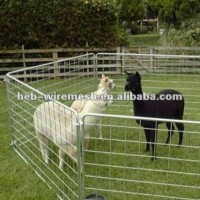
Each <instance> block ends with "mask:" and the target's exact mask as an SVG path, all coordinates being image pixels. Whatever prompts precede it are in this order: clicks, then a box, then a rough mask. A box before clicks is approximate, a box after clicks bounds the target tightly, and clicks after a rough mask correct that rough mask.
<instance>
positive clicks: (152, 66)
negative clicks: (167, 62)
mask: <svg viewBox="0 0 200 200" xmlns="http://www.w3.org/2000/svg"><path fill="white" fill-rule="evenodd" d="M153 70H154V49H153V48H150V72H152V71H153Z"/></svg>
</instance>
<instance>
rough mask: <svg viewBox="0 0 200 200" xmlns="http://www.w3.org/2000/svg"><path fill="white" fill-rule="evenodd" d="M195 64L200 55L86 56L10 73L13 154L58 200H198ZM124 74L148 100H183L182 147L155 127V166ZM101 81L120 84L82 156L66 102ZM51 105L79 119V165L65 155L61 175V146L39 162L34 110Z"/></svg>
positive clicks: (199, 110)
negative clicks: (169, 91) (169, 95)
mask: <svg viewBox="0 0 200 200" xmlns="http://www.w3.org/2000/svg"><path fill="white" fill-rule="evenodd" d="M199 61H200V56H187V55H186V56H185V55H182V56H180V55H176V56H175V55H153V54H151V55H146V54H97V55H94V54H87V55H83V56H77V57H73V58H69V59H64V60H61V61H57V62H53V63H48V64H44V65H39V66H35V67H31V68H27V69H22V70H17V71H14V72H11V73H9V74H7V75H6V82H7V91H8V101H9V112H10V118H11V128H12V130H11V131H12V137H13V139H12V144H13V147H14V150H15V151H16V152H17V153H18V155H19V156H21V157H22V158H23V159H24V160H25V161H26V162H27V163H28V164H29V165H30V166H31V167H32V168H33V169H34V170H35V172H36V173H37V174H38V175H39V176H40V178H41V179H42V180H43V181H45V182H46V183H47V184H48V185H49V186H50V188H51V189H53V190H54V191H55V192H56V193H57V194H58V195H59V197H60V199H63V200H64V199H81V200H82V199H83V196H85V195H88V194H91V193H97V194H102V195H104V196H105V198H106V200H107V199H110V200H113V199H114V200H115V199H134V198H137V199H199V196H200V194H199V191H200V190H199V189H200V188H199V187H200V177H199V171H200V166H199V165H200V164H199V162H200V158H199V155H200V154H199V153H200V152H199V141H200V140H199V122H195V121H199V116H200V101H199V98H200V95H199V94H200V76H199V66H198V63H199ZM192 66H193V67H192ZM124 70H129V71H131V72H135V71H136V70H137V71H139V72H140V73H141V76H142V87H143V92H145V93H156V92H158V91H160V90H162V89H165V88H173V89H176V90H178V91H180V92H181V93H182V94H183V95H184V98H185V112H184V120H185V121H184V123H185V132H184V144H183V146H182V147H181V148H178V147H177V142H178V141H177V140H178V133H177V132H175V134H174V136H173V140H172V142H171V143H170V144H169V145H165V144H164V141H165V139H166V131H167V130H166V127H165V125H164V124H163V125H160V126H159V130H158V132H159V133H158V144H157V146H158V150H157V157H158V159H157V160H156V161H154V162H152V161H151V160H150V157H151V156H150V154H149V153H146V152H144V147H145V143H146V142H145V141H146V139H145V136H144V133H143V128H142V127H141V126H139V125H137V124H136V123H135V119H136V118H134V117H133V103H132V100H129V99H127V95H128V93H124V85H125V83H126V75H125V74H124ZM30 74H31V76H29V75H30ZM100 74H106V75H109V77H110V78H112V79H113V80H114V82H115V84H116V85H117V88H116V89H115V90H111V91H110V92H109V93H110V94H111V95H112V96H113V97H114V104H113V105H111V106H110V107H108V109H107V111H106V114H109V115H106V114H105V115H103V116H102V123H101V126H102V130H103V140H101V139H99V138H98V137H97V135H96V130H95V127H94V128H92V129H91V130H90V137H89V141H90V145H89V149H84V143H83V140H81V135H82V133H83V126H84V124H81V123H80V121H79V120H78V114H77V113H76V112H75V111H73V110H71V109H70V105H71V103H72V101H73V100H72V99H70V98H69V96H70V95H83V94H88V93H91V92H94V91H95V90H96V89H97V85H98V83H99V76H98V75H100ZM68 95H69V96H68ZM55 100H56V102H55V103H56V104H58V105H60V106H61V107H62V109H64V110H65V111H64V112H71V115H75V116H77V118H76V120H75V121H76V125H77V128H76V133H75V132H74V134H78V136H79V137H78V138H77V141H78V143H77V147H78V163H79V164H78V165H76V164H75V163H74V162H73V161H72V159H71V158H70V157H69V156H67V157H66V160H65V165H64V169H63V170H60V169H59V168H58V164H59V158H58V147H57V146H56V145H54V144H53V141H50V144H49V152H50V155H49V158H50V163H49V164H48V165H47V164H45V162H44V161H43V159H42V156H41V151H40V149H39V144H38V138H37V136H36V133H35V127H34V123H33V114H34V111H35V109H36V108H37V107H38V105H40V104H41V103H43V102H46V101H52V102H54V101H55ZM93 115H94V114H93ZM86 117H87V116H86ZM55 120H56V119H55ZM69 120H71V119H70V118H69ZM152 120H153V119H152ZM154 120H155V119H154ZM156 120H161V119H156ZM91 126H92V127H93V126H94V125H91Z"/></svg>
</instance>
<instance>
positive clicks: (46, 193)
mask: <svg viewBox="0 0 200 200" xmlns="http://www.w3.org/2000/svg"><path fill="white" fill-rule="evenodd" d="M0 130H1V134H0V199H1V200H36V199H41V200H55V199H56V196H55V194H54V193H53V192H52V191H51V190H49V188H48V187H47V185H46V184H44V183H43V182H42V181H41V179H39V177H38V176H37V175H36V174H35V172H33V171H32V170H30V167H29V166H28V165H27V164H25V162H24V161H23V160H22V159H21V158H20V157H19V156H18V155H17V154H16V153H15V152H14V151H13V149H12V147H11V145H10V143H11V134H10V121H9V118H8V106H7V98H6V87H5V85H4V84H0Z"/></svg>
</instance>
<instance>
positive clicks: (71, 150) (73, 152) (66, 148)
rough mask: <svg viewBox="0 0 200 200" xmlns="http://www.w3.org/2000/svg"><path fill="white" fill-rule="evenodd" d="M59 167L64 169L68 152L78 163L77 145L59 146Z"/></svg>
mask: <svg viewBox="0 0 200 200" xmlns="http://www.w3.org/2000/svg"><path fill="white" fill-rule="evenodd" d="M58 154H59V168H60V169H63V166H64V160H65V155H66V154H68V155H69V157H70V158H71V159H72V160H73V161H74V162H75V163H76V162H77V147H75V146H64V147H63V148H61V147H60V148H59V151H58Z"/></svg>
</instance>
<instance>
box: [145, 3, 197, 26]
mask: <svg viewBox="0 0 200 200" xmlns="http://www.w3.org/2000/svg"><path fill="white" fill-rule="evenodd" d="M199 9H200V5H199V0H148V2H147V10H148V15H149V16H154V17H155V16H158V17H159V18H160V19H161V20H162V21H164V22H165V23H166V24H167V25H175V26H179V25H180V24H181V22H182V21H183V20H185V19H188V18H190V17H192V16H194V15H196V14H197V13H198V12H199Z"/></svg>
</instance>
